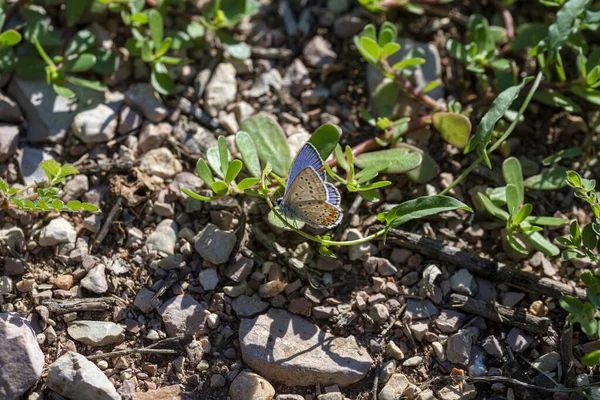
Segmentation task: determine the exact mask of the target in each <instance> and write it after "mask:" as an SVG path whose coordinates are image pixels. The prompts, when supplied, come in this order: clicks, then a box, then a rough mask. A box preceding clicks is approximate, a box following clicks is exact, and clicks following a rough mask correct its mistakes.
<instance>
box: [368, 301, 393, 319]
mask: <svg viewBox="0 0 600 400" xmlns="http://www.w3.org/2000/svg"><path fill="white" fill-rule="evenodd" d="M369 316H370V317H371V318H372V319H373V322H375V323H376V324H382V323H384V322H385V321H387V319H388V318H389V317H390V312H389V311H388V309H387V307H386V306H385V305H383V304H381V303H379V304H375V305H374V306H373V307H371V309H370V310H369Z"/></svg>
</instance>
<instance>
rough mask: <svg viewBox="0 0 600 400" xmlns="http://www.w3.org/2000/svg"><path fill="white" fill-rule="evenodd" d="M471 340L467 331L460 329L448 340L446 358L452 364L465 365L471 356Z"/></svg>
mask: <svg viewBox="0 0 600 400" xmlns="http://www.w3.org/2000/svg"><path fill="white" fill-rule="evenodd" d="M472 343H473V342H472V338H471V335H470V333H469V331H468V330H467V329H461V330H460V331H458V332H457V333H455V334H454V335H452V336H450V337H449V338H448V348H447V350H446V356H447V358H448V361H450V362H451V363H454V364H460V365H465V366H466V365H467V364H468V363H469V355H470V354H471V345H472Z"/></svg>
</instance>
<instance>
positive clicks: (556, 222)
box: [526, 217, 569, 226]
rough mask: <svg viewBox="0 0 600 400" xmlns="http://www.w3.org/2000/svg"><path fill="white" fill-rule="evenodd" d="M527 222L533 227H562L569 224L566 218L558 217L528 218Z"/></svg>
mask: <svg viewBox="0 0 600 400" xmlns="http://www.w3.org/2000/svg"><path fill="white" fill-rule="evenodd" d="M526 221H527V222H529V223H531V224H533V225H543V226H562V225H564V224H566V223H567V222H569V220H568V219H566V218H558V217H527V219H526Z"/></svg>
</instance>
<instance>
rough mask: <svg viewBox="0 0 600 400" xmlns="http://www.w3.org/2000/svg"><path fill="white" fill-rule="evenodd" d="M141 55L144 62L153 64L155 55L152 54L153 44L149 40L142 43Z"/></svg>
mask: <svg viewBox="0 0 600 400" xmlns="http://www.w3.org/2000/svg"><path fill="white" fill-rule="evenodd" d="M141 54H142V61H144V62H147V63H149V62H151V61H152V60H154V53H152V43H150V41H149V40H146V39H144V40H143V41H142V42H141Z"/></svg>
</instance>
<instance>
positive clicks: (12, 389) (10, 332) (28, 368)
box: [0, 313, 44, 400]
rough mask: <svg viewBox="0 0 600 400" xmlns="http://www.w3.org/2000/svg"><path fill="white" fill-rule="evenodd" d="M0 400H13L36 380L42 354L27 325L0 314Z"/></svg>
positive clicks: (13, 316)
mask: <svg viewBox="0 0 600 400" xmlns="http://www.w3.org/2000/svg"><path fill="white" fill-rule="evenodd" d="M0 366H1V367H0V399H3V400H17V399H20V398H21V396H22V395H23V394H24V393H25V392H26V391H27V390H28V389H29V388H30V387H31V386H32V385H33V384H34V383H35V382H36V381H37V380H38V379H39V377H40V376H41V375H42V368H43V367H44V353H42V350H41V349H40V346H39V345H38V342H37V339H36V337H35V332H34V331H33V329H32V327H31V325H29V321H27V320H26V319H25V318H23V317H21V316H20V315H18V314H16V313H0Z"/></svg>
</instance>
